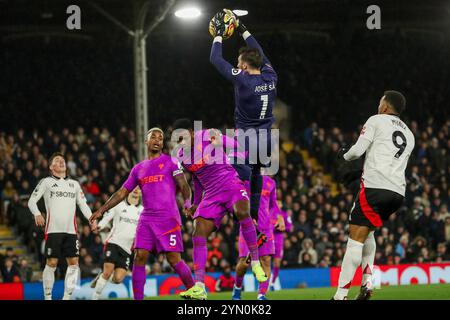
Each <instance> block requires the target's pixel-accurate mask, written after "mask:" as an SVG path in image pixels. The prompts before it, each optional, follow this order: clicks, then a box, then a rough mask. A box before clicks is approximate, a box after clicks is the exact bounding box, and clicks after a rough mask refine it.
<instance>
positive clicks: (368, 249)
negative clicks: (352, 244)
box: [361, 231, 377, 286]
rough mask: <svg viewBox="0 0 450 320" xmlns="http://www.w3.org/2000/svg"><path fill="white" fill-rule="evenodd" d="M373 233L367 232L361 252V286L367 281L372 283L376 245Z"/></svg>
mask: <svg viewBox="0 0 450 320" xmlns="http://www.w3.org/2000/svg"><path fill="white" fill-rule="evenodd" d="M373 234H374V231H372V232H369V235H368V236H367V239H366V241H365V242H364V247H363V250H362V261H361V266H362V270H363V276H362V282H361V285H363V286H364V285H366V284H367V283H368V282H369V281H370V282H372V273H373V263H374V260H375V251H376V249H377V243H376V242H375V237H374V235H373Z"/></svg>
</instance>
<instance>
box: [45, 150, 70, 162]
mask: <svg viewBox="0 0 450 320" xmlns="http://www.w3.org/2000/svg"><path fill="white" fill-rule="evenodd" d="M56 157H62V158H63V159H64V160H66V157H65V156H64V155H63V154H62V153H61V152H55V153H54V154H52V155H51V157H50V160H49V161H48V165H51V164H52V162H53V159H55V158H56Z"/></svg>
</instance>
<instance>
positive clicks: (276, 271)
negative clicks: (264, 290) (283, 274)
mask: <svg viewBox="0 0 450 320" xmlns="http://www.w3.org/2000/svg"><path fill="white" fill-rule="evenodd" d="M279 272H280V268H279V267H273V276H272V285H273V284H274V283H275V281H277V278H278V273H279Z"/></svg>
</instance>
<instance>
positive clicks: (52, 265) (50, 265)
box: [42, 258, 58, 300]
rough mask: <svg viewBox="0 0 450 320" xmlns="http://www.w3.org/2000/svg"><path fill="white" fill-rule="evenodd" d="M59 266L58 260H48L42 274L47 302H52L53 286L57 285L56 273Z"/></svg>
mask: <svg viewBox="0 0 450 320" xmlns="http://www.w3.org/2000/svg"><path fill="white" fill-rule="evenodd" d="M57 266H58V259H57V258H47V262H46V264H45V268H44V271H43V272H42V284H43V286H44V297H45V300H52V291H53V284H54V283H55V271H56V267H57Z"/></svg>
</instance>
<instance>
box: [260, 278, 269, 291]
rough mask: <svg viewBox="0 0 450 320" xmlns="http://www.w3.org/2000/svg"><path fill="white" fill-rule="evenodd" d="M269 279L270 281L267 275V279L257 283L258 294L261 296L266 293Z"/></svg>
mask: <svg viewBox="0 0 450 320" xmlns="http://www.w3.org/2000/svg"><path fill="white" fill-rule="evenodd" d="M269 281H270V277H269V279H267V280H266V281H264V282H261V283H260V284H259V288H258V295H263V296H265V295H266V292H267V288H269Z"/></svg>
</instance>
